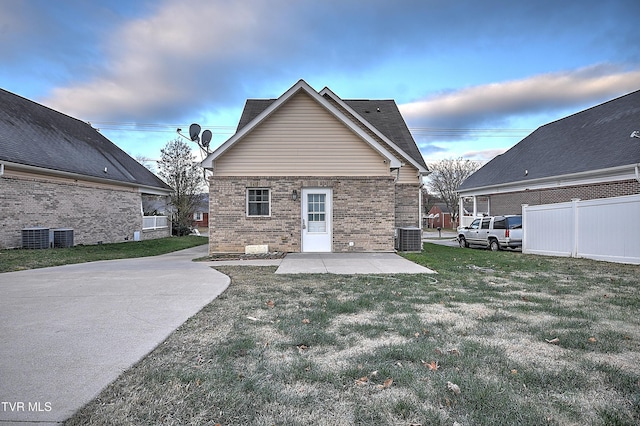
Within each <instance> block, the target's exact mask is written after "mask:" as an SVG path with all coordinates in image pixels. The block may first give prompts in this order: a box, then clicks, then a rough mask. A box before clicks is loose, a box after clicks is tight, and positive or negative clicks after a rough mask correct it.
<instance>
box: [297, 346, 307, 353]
mask: <svg viewBox="0 0 640 426" xmlns="http://www.w3.org/2000/svg"><path fill="white" fill-rule="evenodd" d="M296 347H297V348H298V351H299V352H300V353H302V352H304V351H305V350H307V349H309V346H307V345H298V346H296Z"/></svg>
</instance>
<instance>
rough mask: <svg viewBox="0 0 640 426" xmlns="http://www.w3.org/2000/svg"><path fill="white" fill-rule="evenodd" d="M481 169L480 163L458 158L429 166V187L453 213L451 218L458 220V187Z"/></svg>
mask: <svg viewBox="0 0 640 426" xmlns="http://www.w3.org/2000/svg"><path fill="white" fill-rule="evenodd" d="M479 168H480V163H478V162H476V161H472V160H468V159H463V158H456V159H447V160H441V161H438V162H437V163H433V164H430V165H429V170H431V174H430V175H429V180H428V182H427V185H428V187H429V189H430V191H431V192H432V193H433V194H435V195H437V196H438V197H439V198H441V199H442V201H443V202H444V203H445V205H446V206H447V207H448V208H449V211H450V212H451V218H452V219H453V220H454V221H456V220H457V219H458V212H459V209H458V205H459V198H458V187H459V186H460V185H462V182H464V180H465V179H466V178H468V177H469V176H471V175H472V174H473V172H475V171H476V170H478V169H479Z"/></svg>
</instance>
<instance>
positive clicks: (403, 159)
mask: <svg viewBox="0 0 640 426" xmlns="http://www.w3.org/2000/svg"><path fill="white" fill-rule="evenodd" d="M202 165H203V167H205V168H208V169H210V170H211V171H212V178H211V181H210V196H209V200H210V214H209V218H210V219H209V246H210V251H211V252H212V253H213V252H242V251H244V250H245V247H246V246H248V245H258V244H259V245H264V244H267V245H268V246H269V249H270V250H271V251H283V252H331V251H333V252H348V251H393V250H394V234H395V232H396V228H398V227H419V226H420V223H421V217H420V216H421V199H420V192H421V191H420V187H421V180H422V179H421V178H422V176H424V175H426V174H427V173H428V169H427V166H426V164H425V163H424V159H423V158H422V155H421V154H420V152H419V150H418V147H417V145H416V143H415V141H414V140H413V138H412V136H411V134H410V133H409V130H408V128H407V126H406V124H405V122H404V119H403V118H402V116H401V115H400V111H399V110H398V107H397V105H396V104H395V102H394V101H393V100H343V99H340V98H339V97H338V96H337V95H336V94H334V93H333V92H332V91H331V90H329V89H328V88H325V89H323V90H321V91H320V92H316V91H315V90H314V89H313V88H311V87H310V86H309V85H308V84H307V83H306V82H305V81H303V80H300V81H298V82H297V83H296V84H295V85H294V86H292V87H291V88H290V89H289V90H287V91H286V92H285V93H284V94H283V95H282V96H280V97H279V98H278V99H249V100H247V102H246V104H245V107H244V111H243V113H242V116H241V118H240V122H239V124H238V129H237V132H236V133H235V135H234V136H232V137H231V138H230V139H228V140H227V141H226V142H225V143H223V144H222V145H221V146H220V147H218V148H217V149H216V150H215V151H214V152H213V153H211V154H210V155H209V156H208V157H207V158H206V159H205V160H204V161H203V163H202Z"/></svg>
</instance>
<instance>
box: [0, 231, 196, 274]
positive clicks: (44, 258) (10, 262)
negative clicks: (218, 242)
mask: <svg viewBox="0 0 640 426" xmlns="http://www.w3.org/2000/svg"><path fill="white" fill-rule="evenodd" d="M207 241H208V239H207V238H206V237H197V236H193V235H189V236H186V237H169V238H160V239H156V240H146V241H129V242H125V243H116V244H100V245H91V246H75V247H70V248H56V249H45V250H25V249H13V250H0V272H11V271H21V270H24V269H35V268H45V267H48V266H59V265H66V264H70V263H83V262H92V261H96V260H111V259H127V258H133V257H144V256H156V255H159V254H164V253H170V252H173V251H177V250H182V249H186V248H190V247H195V246H199V245H202V244H206V243H207Z"/></svg>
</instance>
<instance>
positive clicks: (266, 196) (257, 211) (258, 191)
mask: <svg viewBox="0 0 640 426" xmlns="http://www.w3.org/2000/svg"><path fill="white" fill-rule="evenodd" d="M247 216H271V190H270V189H268V188H247Z"/></svg>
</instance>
